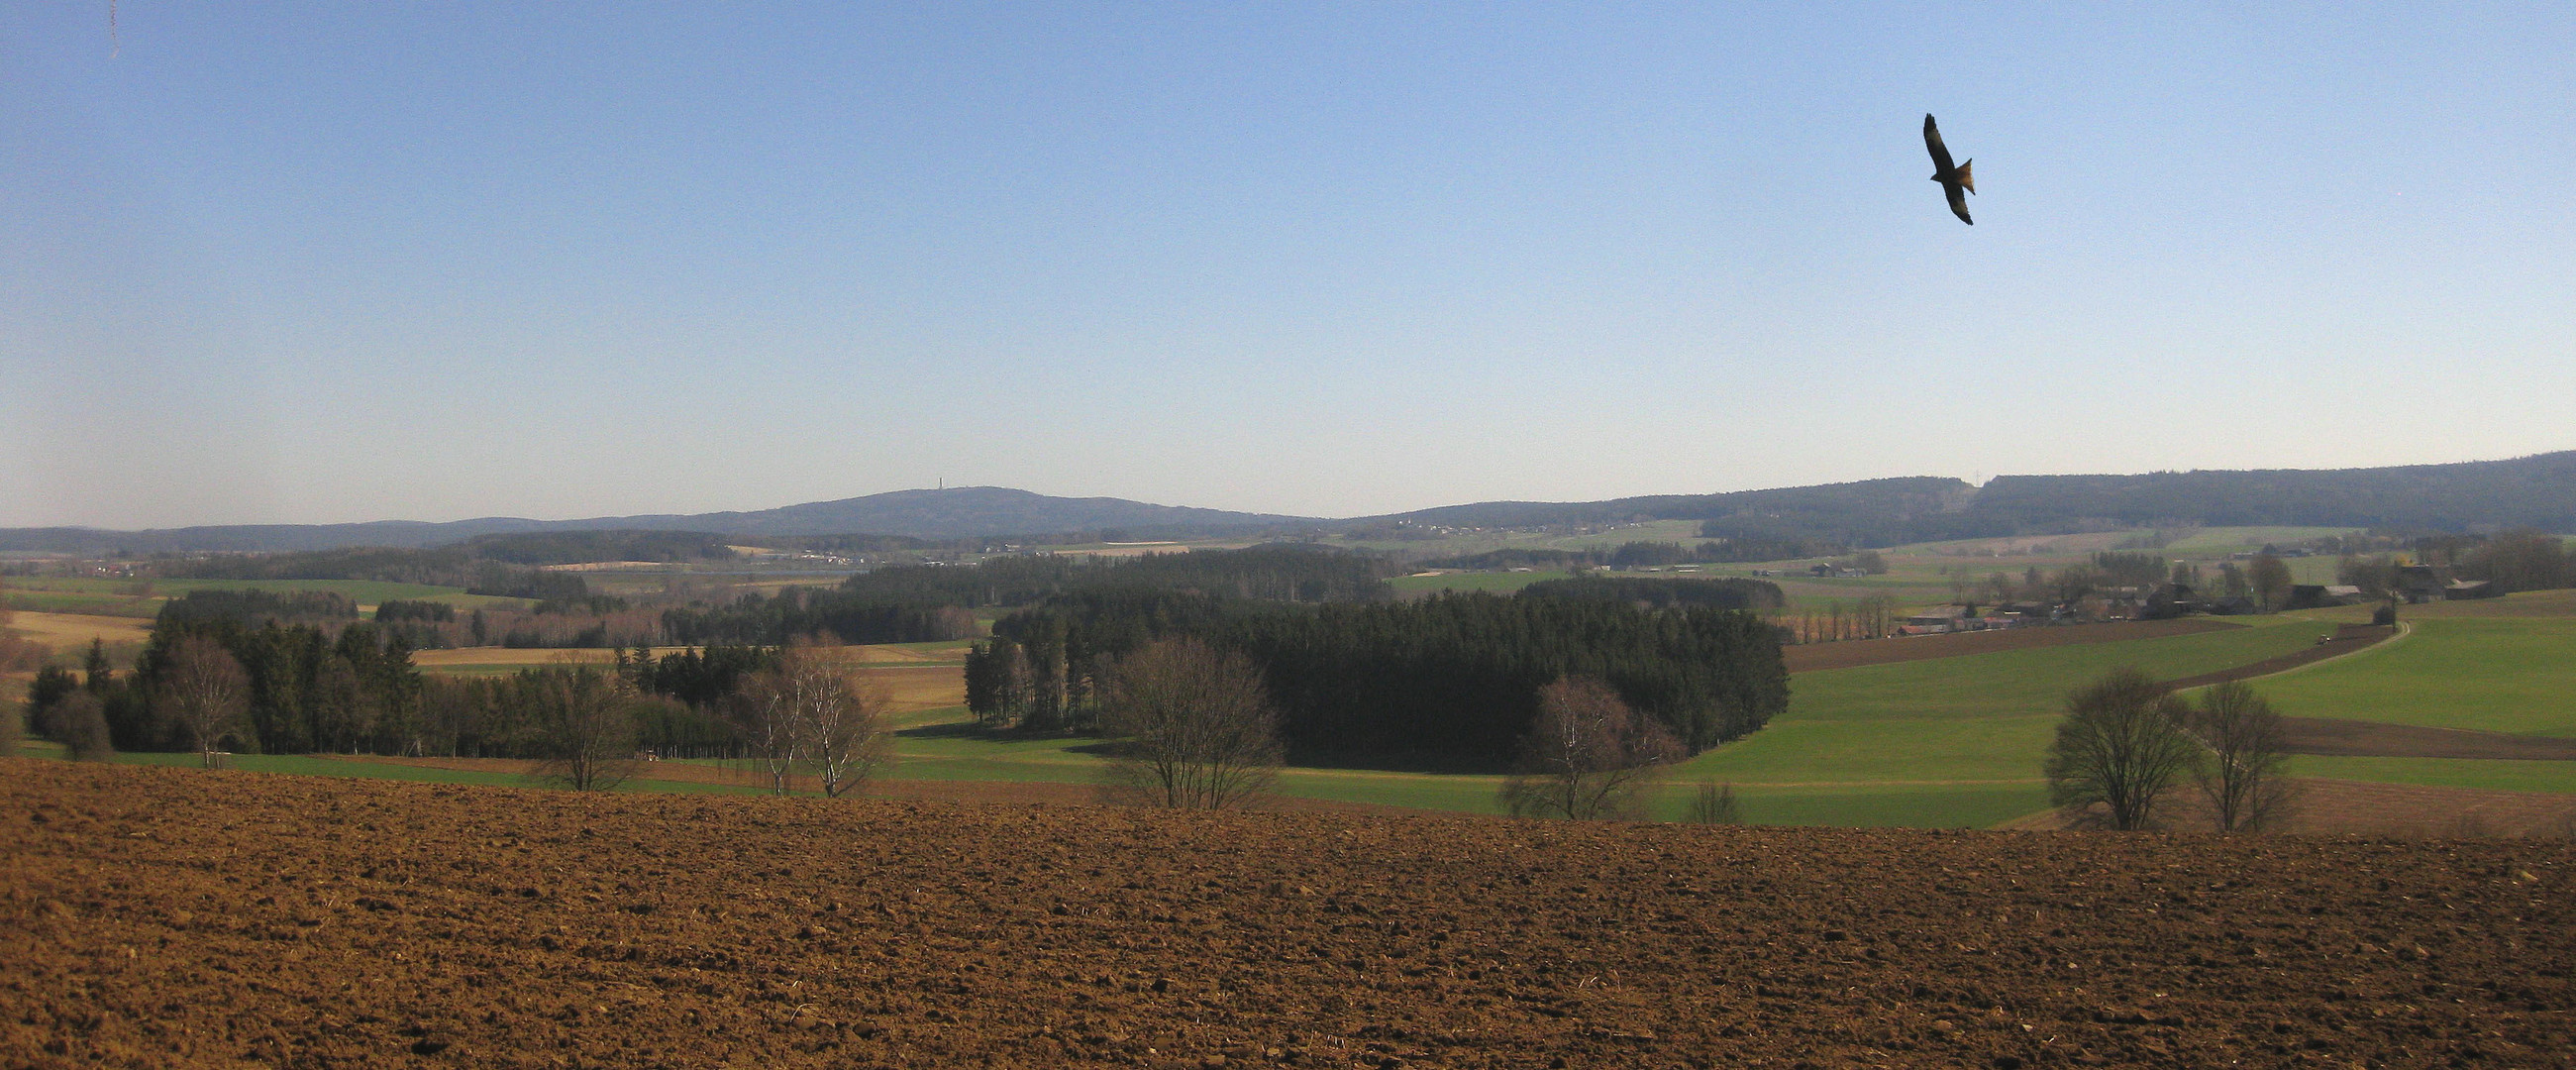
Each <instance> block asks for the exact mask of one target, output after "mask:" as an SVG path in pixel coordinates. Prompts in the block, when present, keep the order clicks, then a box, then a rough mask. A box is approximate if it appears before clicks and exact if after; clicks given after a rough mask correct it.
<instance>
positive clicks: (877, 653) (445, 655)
mask: <svg viewBox="0 0 2576 1070" xmlns="http://www.w3.org/2000/svg"><path fill="white" fill-rule="evenodd" d="M689 649H692V648H690V647H685V646H657V647H654V648H653V653H654V655H655V656H657V657H658V656H660V655H663V654H677V653H679V652H681V651H684V650H689ZM814 649H815V651H816V652H818V653H820V654H822V655H823V656H824V657H827V658H830V659H832V660H835V661H844V662H849V663H852V664H860V665H874V664H903V663H911V662H943V661H961V660H963V659H964V658H965V656H966V652H965V651H963V650H916V649H913V648H911V647H908V646H865V645H861V646H826V647H815V648H814ZM616 661H617V652H616V651H614V650H609V649H606V648H596V647H585V648H556V647H501V646H468V647H455V648H452V649H448V650H415V651H413V652H412V655H411V663H412V664H414V665H417V666H420V667H421V668H424V669H432V670H435V669H440V668H446V667H449V666H456V665H477V666H488V665H529V666H536V665H556V664H569V665H610V664H615V663H616Z"/></svg>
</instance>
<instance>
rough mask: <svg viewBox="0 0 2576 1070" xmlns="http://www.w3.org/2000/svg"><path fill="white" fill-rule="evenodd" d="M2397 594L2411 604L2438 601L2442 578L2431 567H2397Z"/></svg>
mask: <svg viewBox="0 0 2576 1070" xmlns="http://www.w3.org/2000/svg"><path fill="white" fill-rule="evenodd" d="M2397 590H2398V593H2399V594H2400V595H2401V596H2402V597H2404V598H2405V599H2406V601H2407V602H2409V603H2412V604H2419V605H2420V604H2422V603H2425V602H2436V601H2440V600H2441V599H2442V597H2443V591H2442V576H2441V573H2440V572H2438V571H2436V570H2435V569H2434V568H2433V566H2431V565H2399V566H2397Z"/></svg>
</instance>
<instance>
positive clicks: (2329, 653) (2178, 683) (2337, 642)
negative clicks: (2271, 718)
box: [2165, 624, 2396, 690]
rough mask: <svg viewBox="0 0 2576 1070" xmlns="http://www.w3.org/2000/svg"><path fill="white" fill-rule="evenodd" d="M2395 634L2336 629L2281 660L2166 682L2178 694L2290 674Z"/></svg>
mask: <svg viewBox="0 0 2576 1070" xmlns="http://www.w3.org/2000/svg"><path fill="white" fill-rule="evenodd" d="M2284 627H2286V625H2284ZM2395 633H2396V629H2393V628H2389V627H2386V626H2381V625H2370V624H2339V625H2336V626H2335V630H2334V635H2332V636H2330V637H2326V638H2324V639H2322V641H2320V642H2318V643H2317V645H2315V646H2312V647H2309V648H2307V649H2305V650H2295V651H2292V652H2290V653H2287V654H2283V655H2281V656H2279V657H2275V658H2265V659H2263V660H2261V661H2258V662H2255V663H2253V664H2251V665H2239V666H2237V667H2235V668H2233V669H2220V670H2218V671H2217V672H2205V673H2202V674H2200V675H2198V676H2186V677H2183V678H2182V679H2180V680H2167V681H2165V686H2167V687H2171V688H2175V689H2177V690H2179V689H2181V688H2186V687H2207V686H2209V685H2211V684H2223V683H2226V682H2227V681H2229V680H2251V679H2253V678H2255V677H2257V676H2270V675H2272V674H2273V673H2276V672H2288V671H2290V670H2292V669H2295V668H2298V667H2299V666H2301V665H2313V664H2315V663H2317V662H2320V661H2324V660H2326V659H2327V658H2334V657H2342V656H2343V655H2345V654H2350V653H2352V652H2353V651H2356V650H2359V649H2361V648H2363V647H2366V646H2369V645H2371V644H2373V643H2377V642H2380V641H2381V640H2384V639H2387V638H2388V637H2389V636H2390V635H2393V634H2395Z"/></svg>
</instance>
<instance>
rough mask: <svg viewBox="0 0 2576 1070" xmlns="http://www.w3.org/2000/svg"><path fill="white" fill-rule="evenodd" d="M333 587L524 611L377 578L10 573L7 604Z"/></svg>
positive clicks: (354, 593) (136, 609) (358, 598)
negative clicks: (189, 577) (182, 577)
mask: <svg viewBox="0 0 2576 1070" xmlns="http://www.w3.org/2000/svg"><path fill="white" fill-rule="evenodd" d="M253 588H256V589H259V590H263V591H334V592H338V593H340V594H344V595H347V596H349V599H350V601H353V602H356V603H358V604H359V605H360V606H362V607H373V606H375V605H378V604H380V603H383V602H385V601H387V600H390V599H396V598H404V599H414V600H420V601H430V602H445V603H448V604H450V605H453V606H456V607H457V608H459V609H473V608H477V607H482V608H491V609H524V608H526V607H527V606H529V605H530V604H531V603H530V602H529V601H528V600H527V599H524V598H502V597H499V596H497V595H480V594H467V593H465V589H464V588H462V587H436V586H431V585H429V584H423V583H386V582H382V581H378V580H165V579H148V580H146V579H112V578H103V577H91V576H12V577H10V578H9V583H8V588H7V594H8V598H9V604H10V605H12V606H14V607H16V608H19V609H29V610H39V611H45V612H57V613H91V614H99V615H104V616H135V617H149V616H151V615H153V614H155V613H158V612H160V609H161V603H163V602H165V601H168V600H169V599H171V598H174V597H177V596H179V595H183V594H186V593H188V592H189V591H242V590H250V589H253Z"/></svg>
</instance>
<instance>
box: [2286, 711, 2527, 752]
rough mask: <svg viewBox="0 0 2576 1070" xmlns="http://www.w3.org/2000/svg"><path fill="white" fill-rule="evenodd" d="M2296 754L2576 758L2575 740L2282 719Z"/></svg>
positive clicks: (2371, 723)
mask: <svg viewBox="0 0 2576 1070" xmlns="http://www.w3.org/2000/svg"><path fill="white" fill-rule="evenodd" d="M2281 726H2282V727H2283V728H2284V729H2285V730H2287V734H2288V736H2289V745H2288V746H2287V747H2285V748H2283V749H2285V750H2287V751H2289V752H2290V753H2292V754H2319V755H2334V756H2343V757H2365V758H2511V759H2541V760H2559V761H2570V760H2576V739H2560V738H2557V737H2554V736H2526V735H2516V734H2514V733H2511V732H2476V731H2470V730H2468V729H2461V728H2426V727H2423V726H2420V725H2405V724H2380V723H2378V722H2375V721H2345V720H2338V719H2335V718H2330V717H2283V718H2281Z"/></svg>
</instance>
